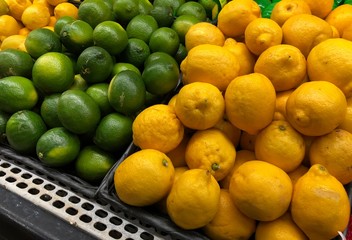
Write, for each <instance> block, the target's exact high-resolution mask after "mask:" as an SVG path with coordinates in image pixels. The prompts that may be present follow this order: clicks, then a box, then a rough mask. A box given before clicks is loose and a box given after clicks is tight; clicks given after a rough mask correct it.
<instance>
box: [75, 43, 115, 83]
mask: <svg viewBox="0 0 352 240" xmlns="http://www.w3.org/2000/svg"><path fill="white" fill-rule="evenodd" d="M113 66H114V62H113V59H112V57H111V55H110V54H109V53H108V51H106V50H105V49H104V48H102V47H98V46H91V47H88V48H86V49H84V50H83V51H82V52H81V54H80V55H79V56H78V58H77V68H78V69H79V74H80V75H81V77H82V78H83V79H84V80H86V82H87V83H88V84H91V83H98V82H104V81H106V80H107V78H108V77H109V76H110V74H111V71H112V68H113Z"/></svg>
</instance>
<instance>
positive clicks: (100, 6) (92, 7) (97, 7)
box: [78, 0, 115, 28]
mask: <svg viewBox="0 0 352 240" xmlns="http://www.w3.org/2000/svg"><path fill="white" fill-rule="evenodd" d="M78 18H79V19H80V20H82V21H85V22H86V23H88V24H89V25H90V26H91V27H92V28H95V26H97V25H98V24H99V23H101V22H104V21H114V20H115V17H114V13H113V11H112V5H111V3H110V2H108V1H104V0H84V1H82V3H81V4H80V6H79V8H78Z"/></svg>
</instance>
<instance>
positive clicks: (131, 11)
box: [112, 0, 139, 26]
mask: <svg viewBox="0 0 352 240" xmlns="http://www.w3.org/2000/svg"><path fill="white" fill-rule="evenodd" d="M112 9H113V12H114V14H115V16H116V20H117V22H119V23H120V24H122V25H123V26H125V25H127V23H128V22H129V21H131V19H132V18H133V17H135V16H137V15H138V14H139V1H138V0H118V1H115V2H114V5H113V6H112Z"/></svg>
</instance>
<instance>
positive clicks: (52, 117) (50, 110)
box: [40, 93, 62, 128]
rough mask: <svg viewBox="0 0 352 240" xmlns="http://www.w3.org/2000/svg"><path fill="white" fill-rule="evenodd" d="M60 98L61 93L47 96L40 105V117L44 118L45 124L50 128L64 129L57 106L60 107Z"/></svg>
mask: <svg viewBox="0 0 352 240" xmlns="http://www.w3.org/2000/svg"><path fill="white" fill-rule="evenodd" d="M60 96H61V94H60V93H55V94H51V95H48V96H45V98H44V99H43V102H42V104H41V105H40V116H42V118H43V120H44V122H45V124H46V125H47V126H48V127H49V128H54V127H62V123H61V122H60V119H59V116H58V114H57V106H58V105H59V98H60Z"/></svg>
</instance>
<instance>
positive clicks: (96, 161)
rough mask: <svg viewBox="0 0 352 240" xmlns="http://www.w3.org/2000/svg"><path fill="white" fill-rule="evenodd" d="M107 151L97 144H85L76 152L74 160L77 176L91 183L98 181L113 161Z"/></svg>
mask: <svg viewBox="0 0 352 240" xmlns="http://www.w3.org/2000/svg"><path fill="white" fill-rule="evenodd" d="M115 161H116V160H115V159H114V157H113V156H112V155H110V154H109V153H107V152H105V151H103V150H101V149H100V148H98V147H97V146H94V145H88V146H85V147H84V148H83V149H82V150H81V151H80V152H79V154H78V156H77V159H76V162H75V170H76V173H77V176H78V177H80V178H82V179H83V180H86V181H88V182H91V183H99V182H100V181H101V180H103V178H104V177H105V175H106V174H107V173H108V171H109V170H110V169H111V168H112V166H113V165H114V163H115Z"/></svg>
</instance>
